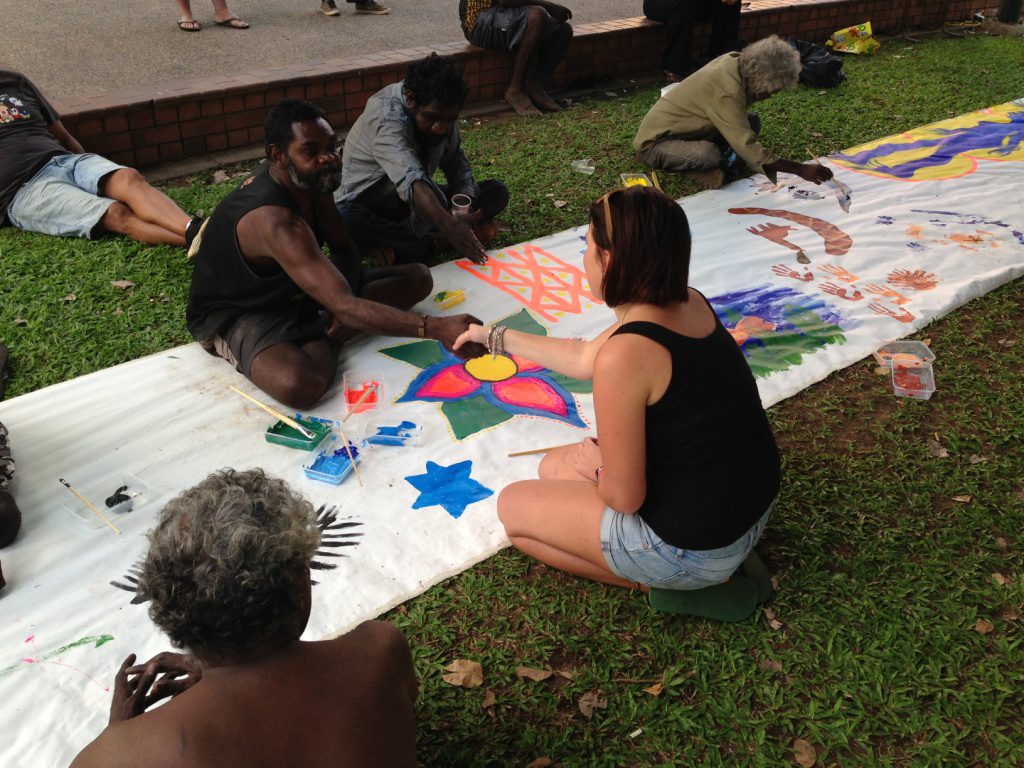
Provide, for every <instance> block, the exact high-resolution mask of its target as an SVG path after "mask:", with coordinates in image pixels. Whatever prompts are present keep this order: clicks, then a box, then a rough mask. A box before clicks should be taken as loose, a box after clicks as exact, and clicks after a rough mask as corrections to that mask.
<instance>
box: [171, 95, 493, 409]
mask: <svg viewBox="0 0 1024 768" xmlns="http://www.w3.org/2000/svg"><path fill="white" fill-rule="evenodd" d="M265 131H266V153H267V161H266V162H265V163H264V164H263V166H262V167H260V169H259V170H258V171H256V173H255V174H254V175H252V176H250V177H249V178H247V179H246V180H245V181H243V182H242V184H241V186H240V187H239V188H238V189H236V190H235V191H234V192H232V193H230V194H229V195H228V196H227V197H226V198H224V200H222V201H221V203H220V204H219V205H218V206H217V207H216V209H214V211H213V213H212V214H211V216H210V218H209V219H208V220H207V221H206V223H205V224H204V225H203V230H202V232H201V234H200V235H199V236H198V237H197V238H196V242H195V243H193V248H192V249H190V251H189V253H190V254H191V253H193V252H196V253H197V254H198V255H197V258H196V264H195V270H194V271H193V273H192V287H191V290H190V291H189V299H188V310H187V313H186V319H187V320H188V328H189V331H191V333H192V336H193V337H194V338H195V339H196V340H197V341H198V342H199V343H200V344H202V345H203V347H204V348H205V349H206V350H207V351H208V352H209V353H210V354H212V355H217V356H220V357H222V358H224V359H225V360H227V361H228V362H229V363H231V365H233V366H235V368H237V369H238V370H239V371H240V372H241V373H242V374H244V375H245V376H246V377H247V378H249V379H250V380H251V381H252V382H253V383H254V384H255V385H256V386H258V387H259V388H260V389H262V390H263V391H264V392H266V393H267V394H269V395H271V396H272V397H274V398H275V399H276V400H278V401H279V402H281V403H284V404H286V405H289V406H292V407H295V408H308V407H309V406H311V405H313V404H314V403H316V402H317V401H318V400H319V399H320V398H321V397H323V395H324V393H325V392H326V391H327V389H328V387H329V386H330V385H331V381H332V379H333V378H334V374H335V372H336V368H337V358H338V349H339V345H340V344H341V342H343V341H344V340H345V339H347V338H350V337H351V336H352V335H354V334H355V333H356V332H357V331H367V332H370V333H376V334H382V335H385V336H419V337H420V338H431V339H437V340H438V341H441V342H442V343H444V344H446V345H447V346H449V347H450V346H451V344H452V343H453V342H454V341H455V339H456V338H457V337H458V335H459V334H460V333H461V332H462V331H463V330H465V329H466V327H467V325H468V323H469V322H470V321H472V320H473V318H472V317H470V316H469V315H456V316H452V317H428V316H427V315H416V314H411V313H409V312H407V311H406V310H407V309H409V308H410V307H412V306H413V305H414V304H415V303H416V302H418V301H420V300H421V299H423V298H425V297H426V296H427V295H428V294H429V293H430V289H431V288H432V286H433V279H432V278H431V276H430V270H428V269H427V268H426V267H425V266H424V265H423V264H398V265H394V266H387V267H379V268H374V269H364V268H363V267H362V264H361V263H360V256H359V251H358V249H357V248H356V247H355V245H354V244H353V243H352V241H351V240H350V239H349V237H348V233H347V232H346V229H345V223H344V221H343V220H342V218H341V215H340V214H339V213H338V209H337V208H336V207H335V205H334V198H333V197H332V193H333V192H334V190H336V189H337V188H338V186H339V185H340V184H341V158H340V157H339V156H338V147H337V142H336V140H335V136H334V129H333V128H331V126H330V124H329V123H328V122H327V118H326V116H325V115H324V113H323V112H322V111H321V110H320V109H319V108H318V107H317V106H315V105H314V104H311V103H310V102H308V101H300V100H298V99H285V100H284V101H282V102H281V103H280V104H278V105H277V106H276V107H274V109H273V110H271V112H270V114H269V116H268V117H267V122H266V127H265ZM324 243H326V244H327V246H328V248H329V249H330V254H331V255H330V257H329V258H328V257H327V256H325V255H324V252H323V250H322V249H321V245H322V244H324Z"/></svg>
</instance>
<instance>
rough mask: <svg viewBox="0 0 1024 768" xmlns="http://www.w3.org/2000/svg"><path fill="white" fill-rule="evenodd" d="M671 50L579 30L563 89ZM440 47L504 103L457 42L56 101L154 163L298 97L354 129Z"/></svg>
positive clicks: (503, 62)
mask: <svg viewBox="0 0 1024 768" xmlns="http://www.w3.org/2000/svg"><path fill="white" fill-rule="evenodd" d="M975 7H976V4H975V3H973V2H971V0H948V1H947V2H929V1H928V0H753V7H752V8H749V9H745V10H744V12H743V14H742V16H741V29H740V35H741V37H742V38H743V39H745V40H747V41H752V40H757V39H759V38H761V37H765V36H767V35H770V34H779V35H782V36H796V37H799V38H801V39H804V40H810V41H812V42H819V43H820V42H823V41H824V40H825V39H826V38H827V37H828V36H829V35H830V34H831V33H832V32H833V31H835V30H836V29H839V28H841V27H845V26H850V25H851V24H856V23H860V22H864V21H871V23H872V25H873V27H874V29H875V31H876V32H877V33H879V34H883V35H884V34H895V33H898V32H899V31H901V30H902V29H903V27H904V19H905V18H907V20H908V25H909V26H912V27H913V26H937V25H939V24H941V23H942V21H943V20H944V19H943V18H942V12H943V10H945V12H946V18H947V19H963V18H966V17H968V16H969V15H970V14H971V13H972V12H973V10H974V9H975ZM908 8H909V15H907V16H906V17H905V14H906V12H907V9H908ZM696 34H697V36H698V38H703V37H704V36H706V34H707V30H706V29H702V28H698V30H697V33H696ZM701 44H702V40H697V41H695V48H698V49H699V47H700V45H701ZM663 46H664V31H663V29H662V26H661V25H660V24H654V23H652V22H649V21H647V20H646V19H644V18H634V19H622V20H618V21H605V22H599V23H596V24H583V25H579V26H577V27H576V28H575V35H574V37H573V41H572V46H571V47H570V49H569V53H568V55H567V56H566V60H565V61H564V62H563V64H562V65H561V66H560V67H559V69H558V70H557V71H556V72H555V75H554V83H553V85H554V86H555V87H556V88H557V87H560V86H566V85H569V84H574V83H575V84H579V83H581V82H585V81H587V80H588V79H593V78H595V77H606V76H613V77H622V76H625V75H631V74H639V73H648V72H652V71H656V70H658V69H659V66H660V60H661V50H662V48H663ZM432 50H436V51H437V52H438V53H440V54H443V55H450V56H455V57H456V58H458V59H460V60H461V61H462V63H463V65H464V67H465V72H466V80H467V82H468V83H469V87H470V96H469V100H470V102H486V101H493V100H495V99H500V98H501V95H502V93H503V92H504V90H505V87H506V85H507V84H508V78H509V70H510V63H511V59H510V57H509V56H508V55H506V54H499V53H494V52H491V51H485V50H482V49H480V48H475V47H473V46H470V45H466V44H464V43H451V44H447V45H443V46H440V47H438V48H434V49H431V48H406V49H403V50H400V51H392V52H387V53H376V54H370V55H366V56H357V57H350V58H344V59H333V60H330V61H326V62H321V63H317V64H311V65H305V64H294V65H291V66H288V67H274V68H270V69H263V70H259V71H255V72H249V73H246V74H240V75H219V76H215V77H210V78H204V79H197V80H187V81H176V82H167V83H161V84H158V85H155V86H151V87H149V88H140V89H132V90H124V91H116V92H111V93H107V94H102V95H100V96H96V97H92V98H78V99H66V100H63V101H61V102H60V104H59V107H58V108H59V109H60V111H61V113H62V116H63V121H64V124H65V126H66V127H67V128H68V130H69V131H70V132H71V134H72V135H73V136H75V137H77V138H78V139H79V140H80V141H81V142H82V145H83V146H84V147H85V148H86V149H87V150H89V151H91V152H98V153H100V154H103V155H105V156H107V157H109V158H110V159H111V160H114V161H116V162H120V163H124V164H126V165H132V166H135V167H139V168H144V167H146V166H151V165H155V164H157V163H162V162H168V161H174V160H181V159H184V158H192V157H201V156H203V155H206V154H208V153H211V152H218V151H222V150H229V149H238V148H243V147H249V146H252V145H259V144H262V142H263V120H264V117H265V116H266V113H267V109H268V107H270V106H273V105H274V104H276V103H277V102H278V101H280V100H281V99H282V98H284V97H288V96H291V97H297V98H305V99H309V100H311V101H314V102H316V103H317V104H318V105H319V106H320V107H321V108H322V109H323V110H324V111H325V112H326V113H327V116H328V118H329V120H330V122H331V124H332V125H333V126H334V127H335V128H337V129H342V128H347V127H349V126H351V125H352V123H353V122H355V120H356V118H357V117H358V116H359V115H360V113H361V112H362V110H363V105H364V104H365V103H366V100H367V99H368V98H369V97H370V96H372V95H373V94H374V93H376V92H377V91H378V90H380V88H382V87H383V86H385V85H387V84H389V83H393V82H396V81H398V80H400V79H401V78H402V72H403V71H404V69H405V66H406V65H407V64H408V63H409V62H410V61H415V60H417V59H420V58H423V57H424V56H426V55H427V54H429V53H430V52H431V51H432Z"/></svg>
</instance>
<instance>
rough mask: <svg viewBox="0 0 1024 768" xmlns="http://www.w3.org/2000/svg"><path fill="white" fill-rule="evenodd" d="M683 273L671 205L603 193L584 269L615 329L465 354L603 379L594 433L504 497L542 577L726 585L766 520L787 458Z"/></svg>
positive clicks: (477, 336) (626, 193)
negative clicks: (546, 571)
mask: <svg viewBox="0 0 1024 768" xmlns="http://www.w3.org/2000/svg"><path fill="white" fill-rule="evenodd" d="M689 262H690V232H689V225H688V222H687V220H686V215H685V213H683V210H682V209H681V208H680V207H679V205H678V204H676V203H675V201H673V200H672V199H671V198H669V197H668V196H666V195H665V194H663V193H662V192H660V191H658V190H655V189H651V188H647V187H633V188H629V189H625V190H618V191H615V192H612V193H609V194H608V195H605V196H604V197H602V198H600V199H599V200H598V201H596V202H595V203H594V204H592V205H591V208H590V228H589V230H588V232H587V250H586V254H585V255H584V267H585V269H586V272H587V278H588V280H589V282H590V287H591V290H592V291H593V293H594V295H595V296H597V297H599V298H603V299H604V301H605V303H607V304H608V306H609V307H611V308H612V309H613V310H614V312H615V315H616V319H617V321H616V322H615V323H614V324H613V325H612V326H611V327H609V328H608V329H606V330H605V331H604V332H603V333H601V334H600V335H599V336H598V337H597V338H595V339H593V340H591V341H579V340H574V339H558V338H554V337H541V336H534V335H531V334H527V333H522V332H518V331H514V330H508V331H504V330H503V329H498V328H487V327H483V326H479V325H474V326H471V327H470V330H468V331H467V332H466V333H465V334H463V336H462V337H460V339H459V341H458V342H457V343H456V345H455V346H456V348H457V347H459V346H460V345H461V344H462V343H465V342H467V341H476V342H479V343H487V344H489V345H490V346H491V347H492V348H493V347H495V346H498V347H503V348H504V350H506V351H508V352H511V353H514V354H516V355H519V356H521V357H524V358H526V359H529V360H532V361H534V362H536V363H538V364H540V365H544V366H546V367H548V368H550V369H552V370H555V371H558V372H559V373H563V374H565V375H568V376H573V377H576V378H593V380H594V410H595V413H596V417H597V419H596V420H597V431H598V437H597V438H587V439H585V440H584V441H583V442H582V443H578V444H574V445H567V446H562V447H560V448H556V449H554V450H552V451H551V452H549V453H548V454H547V455H546V456H545V457H544V459H543V461H542V462H541V465H540V470H539V477H540V479H539V480H528V481H523V482H517V483H513V484H512V485H509V486H508V487H506V488H505V489H504V490H503V491H502V493H501V495H500V497H499V498H498V515H499V517H500V518H501V521H502V523H503V524H504V526H505V530H506V532H507V533H508V535H509V538H510V539H511V540H512V543H513V544H515V546H516V547H518V548H519V549H521V550H522V551H523V552H526V553H527V554H529V555H531V556H533V557H535V558H537V559H538V560H541V561H543V562H545V563H547V564H548V565H551V566H553V567H555V568H559V569H561V570H565V571H569V572H570V573H575V574H578V575H580V576H584V577H586V578H590V579H594V580H597V581H602V582H605V583H607V584H615V585H619V586H624V587H635V586H637V585H638V583H639V584H640V585H646V586H651V587H660V588H665V589H670V590H694V589H700V588H702V587H706V586H710V585H714V584H719V583H722V582H725V581H727V580H728V579H729V578H730V576H731V575H732V574H733V572H734V571H735V570H736V569H737V568H738V567H739V566H740V565H741V563H743V561H744V559H745V558H746V557H747V554H748V553H749V552H750V549H751V547H753V544H754V542H755V541H756V539H757V537H758V536H759V535H760V533H761V530H762V529H763V528H764V524H765V523H766V522H767V519H768V514H769V511H770V507H771V504H772V502H773V500H774V498H775V496H776V494H777V493H778V488H779V455H778V450H777V448H776V445H775V440H774V438H773V436H772V432H771V428H770V426H769V424H768V420H767V417H766V416H765V413H764V410H763V408H762V407H761V400H760V397H759V395H758V391H757V386H756V384H755V382H754V377H753V375H752V374H751V372H750V368H749V366H748V365H747V363H746V360H745V358H744V357H743V353H742V352H741V351H740V349H739V347H738V346H737V345H736V342H735V341H733V339H732V337H731V335H730V334H729V333H728V332H727V331H726V330H725V328H724V327H723V326H722V324H721V323H720V322H719V320H718V317H717V316H716V315H715V312H714V310H713V309H712V308H711V306H710V304H708V302H707V300H706V299H705V298H704V296H703V295H701V294H700V293H699V292H697V291H696V290H694V289H692V288H689V287H688V286H687V277H688V272H689ZM733 581H737V580H736V579H734V580H733ZM731 583H732V582H731ZM753 588H754V587H751V589H753ZM652 601H653V598H652Z"/></svg>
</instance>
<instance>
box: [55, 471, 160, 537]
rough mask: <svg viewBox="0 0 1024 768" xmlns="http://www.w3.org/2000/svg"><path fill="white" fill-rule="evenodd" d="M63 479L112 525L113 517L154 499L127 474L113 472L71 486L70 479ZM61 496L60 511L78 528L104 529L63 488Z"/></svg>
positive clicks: (83, 505)
mask: <svg viewBox="0 0 1024 768" xmlns="http://www.w3.org/2000/svg"><path fill="white" fill-rule="evenodd" d="M65 479H66V480H67V481H68V482H69V483H71V486H72V488H74V489H75V490H76V491H78V492H79V493H80V494H82V496H84V497H85V498H86V499H87V500H88V501H89V503H90V504H92V505H93V506H94V507H96V509H98V510H99V511H100V512H102V513H103V514H104V515H105V516H106V517H107V518H108V519H109V520H110V521H111V522H112V523H114V524H115V525H117V520H116V519H115V518H116V517H117V516H119V515H126V514H128V513H129V512H131V511H133V510H137V509H140V508H141V507H143V506H145V505H146V504H147V503H149V502H150V501H152V499H153V496H154V494H153V493H152V491H151V489H150V487H149V484H148V483H146V482H145V481H143V480H141V479H139V477H137V476H136V475H133V474H132V473H131V472H114V473H111V474H109V475H105V476H103V477H101V478H99V479H97V480H93V481H90V482H87V483H83V484H81V485H78V484H77V483H76V482H75V479H74V477H71V476H67V477H65ZM64 492H65V498H64V501H63V502H62V503H61V509H63V510H64V511H65V512H66V513H67V514H68V515H70V516H71V517H72V518H74V519H75V520H76V521H77V522H78V523H79V524H80V525H82V526H83V527H85V528H90V529H92V528H103V527H105V526H106V523H105V522H103V520H102V518H100V516H99V515H97V514H96V513H95V512H93V511H92V510H91V509H89V507H88V506H86V504H85V502H83V501H82V500H81V499H80V498H78V497H77V496H76V495H75V494H74V493H72V491H71V490H70V489H68V488H65V489H64Z"/></svg>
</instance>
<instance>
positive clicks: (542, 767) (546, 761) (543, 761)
mask: <svg viewBox="0 0 1024 768" xmlns="http://www.w3.org/2000/svg"><path fill="white" fill-rule="evenodd" d="M549 765H551V758H550V757H538V758H537V759H536V760H534V761H533V762H532V763H530V764H529V765H528V766H526V768H547V767H548V766H549Z"/></svg>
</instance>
